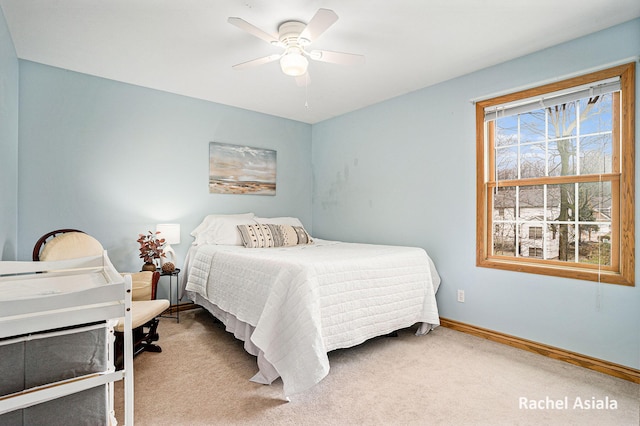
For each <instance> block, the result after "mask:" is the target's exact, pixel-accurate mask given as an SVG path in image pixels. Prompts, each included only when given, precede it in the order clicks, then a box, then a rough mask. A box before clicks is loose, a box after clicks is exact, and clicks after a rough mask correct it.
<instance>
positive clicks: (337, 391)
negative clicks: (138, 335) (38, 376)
mask: <svg viewBox="0 0 640 426" xmlns="http://www.w3.org/2000/svg"><path fill="white" fill-rule="evenodd" d="M159 330H160V336H161V338H160V344H161V346H162V349H163V352H162V353H160V354H155V353H143V354H141V355H140V356H138V357H137V358H136V359H135V362H134V364H135V423H136V424H137V425H216V424H247V425H248V424H251V425H253V424H256V425H352V424H358V425H386V424H407V425H425V424H429V425H478V424H481V425H483V424H486V425H543V424H544V425H633V426H637V425H639V424H640V385H637V384H633V383H630V382H627V381H624V380H621V379H617V378H614V377H610V376H607V375H604V374H601V373H597V372H594V371H590V370H586V369H582V368H580V367H576V366H573V365H570V364H566V363H563V362H560V361H556V360H552V359H549V358H546V357H543V356H540V355H536V354H532V353H529V352H525V351H522V350H519V349H515V348H511V347H508V346H504V345H501V344H498V343H494V342H490V341H488V340H484V339H481V338H478V337H474V336H470V335H467V334H464V333H460V332H457V331H454V330H451V329H447V328H444V327H439V328H437V329H436V330H434V331H433V332H431V333H430V334H428V335H427V336H422V337H416V336H414V335H413V334H412V330H402V331H400V332H399V336H398V337H395V338H394V337H382V338H376V339H373V340H371V341H369V342H366V343H364V344H363V345H360V346H358V347H355V348H350V349H345V350H340V351H336V352H333V353H331V354H330V356H329V359H330V364H331V371H330V372H329V375H328V376H327V377H326V378H325V379H324V380H323V381H321V382H320V383H319V384H318V385H317V386H315V387H314V388H312V389H311V390H309V391H307V392H305V393H303V394H299V395H296V396H295V397H293V398H292V402H285V401H284V400H283V394H282V382H281V381H280V380H279V379H278V380H277V381H276V382H275V383H274V384H272V385H271V386H265V385H258V384H255V383H252V382H249V381H248V379H249V378H250V377H251V376H253V374H255V372H256V371H257V367H256V360H255V357H252V356H251V355H248V354H247V353H246V352H245V351H244V349H243V348H242V343H241V342H240V341H238V340H236V339H235V338H234V337H233V336H232V335H231V334H229V333H227V332H225V331H224V330H223V327H222V325H221V324H219V323H214V321H213V319H212V317H211V316H210V315H209V314H208V313H206V312H205V311H203V310H200V309H198V310H193V311H187V312H184V313H181V315H180V324H177V323H176V322H175V320H171V319H165V318H163V319H162V320H161V324H160V327H159ZM121 389H122V388H121V386H118V387H117V388H116V410H117V414H118V417H119V418H121V415H122V412H121V411H122V408H121V407H122V392H121ZM522 398H526V401H527V404H531V403H532V402H531V401H540V400H542V403H543V404H544V405H545V406H546V407H551V408H544V409H525V408H522V407H521V401H523V400H522ZM593 398H596V399H598V400H605V401H606V398H608V399H609V404H608V407H609V409H580V408H577V407H576V408H574V404H575V402H576V400H577V399H578V401H582V402H585V401H589V402H591V401H593ZM565 399H566V401H567V402H568V405H569V406H568V407H561V406H560V405H559V404H558V403H556V402H555V401H557V400H562V401H565ZM614 400H615V403H616V408H613V406H612V405H613V402H612V401H614ZM547 401H551V402H547ZM553 407H555V408H553ZM120 424H122V421H121V420H120Z"/></svg>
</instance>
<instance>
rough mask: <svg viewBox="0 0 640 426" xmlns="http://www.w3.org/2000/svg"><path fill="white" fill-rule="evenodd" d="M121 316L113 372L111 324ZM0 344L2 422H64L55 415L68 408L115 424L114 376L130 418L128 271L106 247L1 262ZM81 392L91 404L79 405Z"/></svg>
mask: <svg viewBox="0 0 640 426" xmlns="http://www.w3.org/2000/svg"><path fill="white" fill-rule="evenodd" d="M121 317H124V319H125V327H124V329H125V336H124V369H123V370H119V371H116V370H115V367H114V359H115V356H114V355H115V354H114V345H113V342H114V335H113V326H114V325H115V323H116V322H117V319H118V318H121ZM0 351H1V352H0V354H1V356H0V374H3V377H2V380H0V382H1V384H0V425H2V424H5V423H8V424H15V422H16V421H19V422H20V423H18V424H21V423H25V424H26V423H31V422H33V421H35V419H38V418H39V417H38V416H46V417H45V418H46V423H47V424H56V423H60V422H62V421H65V422H66V421H68V420H60V421H59V422H58V421H57V419H56V415H57V414H58V413H59V414H60V416H61V417H62V416H63V415H67V416H68V415H69V412H71V413H72V415H73V416H83V415H91V416H94V415H95V416H97V420H96V419H94V418H91V420H90V422H91V423H98V424H105V425H115V424H117V422H116V419H115V413H114V410H113V382H115V381H119V380H124V406H125V409H124V422H125V424H126V425H133V347H132V338H131V278H130V277H123V276H121V275H120V274H119V273H118V272H117V271H116V270H115V268H114V267H113V265H112V264H111V262H110V260H109V258H108V257H107V254H106V252H104V253H103V255H102V256H95V257H86V258H81V259H72V260H64V261H56V262H0ZM74 363H75V365H74ZM56 366H58V367H60V368H59V370H64V371H55V370H56ZM83 398H85V399H86V401H87V404H88V405H90V407H87V408H86V409H85V410H84V411H83V410H82V401H83ZM65 404H67V405H65ZM96 407H98V408H103V409H98V410H97V409H96ZM96 410H97V411H98V412H97V413H96ZM3 418H4V420H3ZM86 420H87V419H84V420H83V421H86Z"/></svg>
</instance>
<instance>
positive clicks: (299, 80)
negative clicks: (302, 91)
mask: <svg viewBox="0 0 640 426" xmlns="http://www.w3.org/2000/svg"><path fill="white" fill-rule="evenodd" d="M296 84H297V85H298V87H307V86H308V85H310V84H311V77H310V76H309V71H307V72H306V73H304V74H302V75H299V76H297V77H296Z"/></svg>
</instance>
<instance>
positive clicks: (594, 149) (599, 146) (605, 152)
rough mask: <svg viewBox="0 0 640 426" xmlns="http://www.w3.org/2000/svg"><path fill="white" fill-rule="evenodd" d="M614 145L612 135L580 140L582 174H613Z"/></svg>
mask: <svg viewBox="0 0 640 426" xmlns="http://www.w3.org/2000/svg"><path fill="white" fill-rule="evenodd" d="M612 150H613V143H612V140H611V133H603V134H599V135H595V136H586V137H583V138H581V139H580V174H581V175H588V174H599V173H611V171H612V167H611V161H612Z"/></svg>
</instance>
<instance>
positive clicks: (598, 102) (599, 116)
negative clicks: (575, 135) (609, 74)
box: [579, 93, 613, 135]
mask: <svg viewBox="0 0 640 426" xmlns="http://www.w3.org/2000/svg"><path fill="white" fill-rule="evenodd" d="M612 98H613V96H612V95H611V93H607V94H606V95H602V96H599V97H597V98H594V99H581V100H580V101H579V103H580V133H581V134H583V135H585V134H590V133H599V132H610V131H611V106H612Z"/></svg>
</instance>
